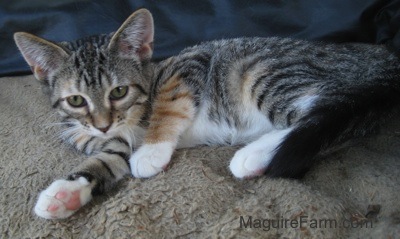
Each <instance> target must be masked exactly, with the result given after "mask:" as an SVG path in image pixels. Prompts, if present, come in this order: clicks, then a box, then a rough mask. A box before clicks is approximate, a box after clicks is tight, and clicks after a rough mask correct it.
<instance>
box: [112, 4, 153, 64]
mask: <svg viewBox="0 0 400 239" xmlns="http://www.w3.org/2000/svg"><path fill="white" fill-rule="evenodd" d="M153 39H154V25H153V17H152V16H151V13H150V12H149V11H148V10H146V9H140V10H137V11H136V12H134V13H133V14H132V15H130V16H129V17H128V19H126V21H125V22H124V23H123V24H122V26H121V27H120V28H119V29H118V31H117V32H116V33H115V34H114V35H113V37H112V38H111V41H110V44H109V46H108V47H109V49H110V50H111V51H114V52H116V53H117V54H118V55H119V56H120V57H123V58H126V59H132V58H133V57H134V56H139V59H140V60H146V59H150V58H151V55H152V54H153Z"/></svg>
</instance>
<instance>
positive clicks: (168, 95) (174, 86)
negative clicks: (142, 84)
mask: <svg viewBox="0 0 400 239" xmlns="http://www.w3.org/2000/svg"><path fill="white" fill-rule="evenodd" d="M193 112H194V104H193V97H192V94H191V93H190V91H189V90H188V89H187V88H186V87H185V85H184V84H183V83H182V81H181V79H180V78H179V77H178V76H173V77H171V78H170V79H169V80H168V81H167V82H165V84H164V85H163V86H162V87H161V88H160V92H159V94H158V96H157V98H156V100H155V103H154V108H153V113H152V115H151V117H150V125H149V128H148V129H147V132H146V137H145V143H150V144H151V143H158V142H165V141H169V142H171V141H172V142H173V141H176V140H178V138H179V134H180V133H181V132H180V131H181V130H182V126H183V125H186V124H187V123H188V122H190V120H191V119H192V117H193V114H194V113H193Z"/></svg>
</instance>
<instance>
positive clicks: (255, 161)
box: [229, 147, 272, 178]
mask: <svg viewBox="0 0 400 239" xmlns="http://www.w3.org/2000/svg"><path fill="white" fill-rule="evenodd" d="M270 152H271V151H270V150H266V149H257V148H254V147H244V148H242V149H240V150H239V151H237V152H236V153H235V155H234V156H233V158H232V160H231V163H230V165H229V168H230V170H231V172H232V173H233V175H234V176H235V177H237V178H252V177H256V176H259V175H262V174H263V173H264V172H265V170H266V168H267V166H268V164H269V162H270V160H271V158H272V154H271V153H270Z"/></svg>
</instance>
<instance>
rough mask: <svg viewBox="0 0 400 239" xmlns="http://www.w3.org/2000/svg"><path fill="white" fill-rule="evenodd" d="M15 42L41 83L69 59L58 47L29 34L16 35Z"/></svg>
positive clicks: (19, 33)
mask: <svg viewBox="0 0 400 239" xmlns="http://www.w3.org/2000/svg"><path fill="white" fill-rule="evenodd" d="M14 41H15V43H16V44H17V47H18V49H19V50H20V51H21V53H22V56H23V57H24V58H25V61H26V62H27V63H28V64H29V66H30V67H31V69H32V72H33V74H34V75H35V77H36V79H38V80H40V81H42V80H44V79H46V78H47V77H48V75H49V74H50V73H51V72H52V71H54V70H56V69H57V68H58V67H60V66H61V65H62V64H63V62H64V61H65V60H66V58H67V57H68V53H67V52H66V51H65V50H63V49H62V48H61V47H59V46H58V45H56V44H54V43H52V42H49V41H46V40H44V39H42V38H40V37H37V36H34V35H32V34H29V33H25V32H17V33H15V34H14Z"/></svg>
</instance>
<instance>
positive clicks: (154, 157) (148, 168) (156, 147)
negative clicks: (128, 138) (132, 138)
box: [129, 142, 174, 178]
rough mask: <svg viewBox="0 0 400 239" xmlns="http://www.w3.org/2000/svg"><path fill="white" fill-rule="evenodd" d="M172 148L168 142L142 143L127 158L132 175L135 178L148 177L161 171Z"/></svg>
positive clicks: (166, 163)
mask: <svg viewBox="0 0 400 239" xmlns="http://www.w3.org/2000/svg"><path fill="white" fill-rule="evenodd" d="M173 150H174V147H173V144H172V143H169V142H164V143H157V144H144V145H143V146H141V147H140V148H139V149H138V150H137V151H136V152H135V153H134V154H133V155H132V157H131V159H130V160H129V162H130V164H131V172H132V175H133V176H134V177H136V178H148V177H151V176H154V175H156V174H158V173H159V172H161V171H163V170H164V169H165V168H166V167H167V165H168V163H169V161H170V160H171V155H172V152H173Z"/></svg>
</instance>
